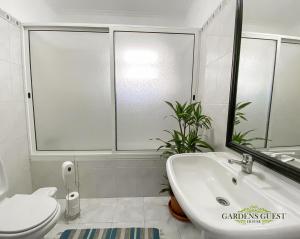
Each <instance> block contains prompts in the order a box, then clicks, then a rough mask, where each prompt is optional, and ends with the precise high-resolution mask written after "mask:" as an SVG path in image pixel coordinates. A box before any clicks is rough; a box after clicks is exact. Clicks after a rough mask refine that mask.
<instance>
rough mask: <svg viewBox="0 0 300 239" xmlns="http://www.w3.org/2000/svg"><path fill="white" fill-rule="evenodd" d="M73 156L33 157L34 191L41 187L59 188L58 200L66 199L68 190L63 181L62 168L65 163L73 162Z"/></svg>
mask: <svg viewBox="0 0 300 239" xmlns="http://www.w3.org/2000/svg"><path fill="white" fill-rule="evenodd" d="M72 160H73V157H72V156H57V157H56V156H47V157H45V156H44V157H42V159H41V158H40V157H38V156H31V174H32V186H33V190H37V189H38V188H41V187H57V188H58V191H57V198H64V197H65V196H66V190H65V187H64V184H63V179H62V170H61V166H62V163H63V162H64V161H72Z"/></svg>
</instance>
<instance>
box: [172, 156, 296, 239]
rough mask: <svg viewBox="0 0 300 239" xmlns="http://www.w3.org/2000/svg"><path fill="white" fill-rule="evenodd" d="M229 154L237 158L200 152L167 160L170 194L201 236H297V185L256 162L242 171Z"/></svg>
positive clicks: (288, 238)
mask: <svg viewBox="0 0 300 239" xmlns="http://www.w3.org/2000/svg"><path fill="white" fill-rule="evenodd" d="M229 158H233V159H238V158H237V157H236V156H234V155H232V154H230V153H203V154H181V155H174V156H172V157H170V158H169V159H168V161H167V173H168V178H169V181H170V184H171V187H172V189H173V192H174V194H175V196H176V198H177V200H178V202H179V204H180V205H181V206H182V208H183V209H184V211H185V212H186V214H187V216H188V217H189V218H190V219H191V221H192V222H193V223H194V224H195V225H196V226H197V227H198V229H200V230H201V231H202V233H203V236H204V238H205V239H250V238H251V239H253V238H259V239H299V238H300V236H299V235H300V205H299V200H300V188H299V185H297V184H296V183H293V182H287V181H286V180H283V179H282V178H280V177H278V176H276V175H275V174H272V173H271V172H270V170H269V169H266V168H264V167H262V166H258V165H257V164H254V167H253V173H252V174H246V173H244V172H241V167H240V166H239V165H231V164H229V163H228V162H227V160H228V159H229ZM288 181H289V180H288ZM238 212H239V213H238ZM251 216H252V217H255V218H251ZM237 217H239V218H237ZM243 217H247V218H243ZM248 219H249V220H248Z"/></svg>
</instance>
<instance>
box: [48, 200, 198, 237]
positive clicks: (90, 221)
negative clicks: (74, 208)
mask: <svg viewBox="0 0 300 239" xmlns="http://www.w3.org/2000/svg"><path fill="white" fill-rule="evenodd" d="M168 200H169V198H168V197H146V198H99V199H81V215H80V217H79V218H77V219H75V220H73V221H65V220H64V219H63V217H62V219H60V220H59V222H58V224H57V225H56V226H55V227H54V228H53V229H52V230H51V231H50V232H49V233H48V234H47V235H46V237H45V239H56V238H59V235H60V234H61V233H62V232H63V231H64V230H66V229H86V228H109V227H116V228H127V227H148V228H149V227H154V228H158V229H160V232H161V238H162V239H203V235H201V232H199V231H198V230H197V229H196V228H195V227H194V226H193V224H192V223H182V222H179V221H177V220H176V219H174V218H173V217H172V216H171V215H170V213H169V211H168V207H167V204H168ZM59 202H60V204H61V206H62V210H64V208H65V201H64V200H59Z"/></svg>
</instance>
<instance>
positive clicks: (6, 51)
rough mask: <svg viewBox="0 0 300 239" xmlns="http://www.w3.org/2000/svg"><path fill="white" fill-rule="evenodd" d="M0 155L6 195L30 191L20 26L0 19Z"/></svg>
mask: <svg viewBox="0 0 300 239" xmlns="http://www.w3.org/2000/svg"><path fill="white" fill-rule="evenodd" d="M0 157H1V159H2V161H3V162H4V167H5V171H6V174H7V178H8V188H9V190H8V195H9V196H10V195H13V194H15V193H31V192H32V185H31V174H30V163H29V148H28V136H27V126H26V110H25V100H24V91H23V79H22V64H21V29H20V28H19V27H16V26H14V25H12V24H11V23H8V22H7V21H5V20H4V19H2V18H0Z"/></svg>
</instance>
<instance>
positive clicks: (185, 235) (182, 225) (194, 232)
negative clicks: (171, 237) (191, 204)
mask: <svg viewBox="0 0 300 239" xmlns="http://www.w3.org/2000/svg"><path fill="white" fill-rule="evenodd" d="M176 227H177V228H178V231H179V235H180V239H204V237H203V234H202V232H201V231H200V230H198V229H197V228H196V227H195V226H194V225H193V224H192V223H186V222H179V221H176Z"/></svg>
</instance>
